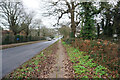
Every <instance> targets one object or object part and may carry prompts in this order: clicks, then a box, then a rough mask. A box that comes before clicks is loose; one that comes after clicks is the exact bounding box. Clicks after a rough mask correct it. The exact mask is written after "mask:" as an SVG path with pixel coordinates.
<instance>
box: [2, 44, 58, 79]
mask: <svg viewBox="0 0 120 80" xmlns="http://www.w3.org/2000/svg"><path fill="white" fill-rule="evenodd" d="M57 43H58V42H56V43H54V44H53V45H51V46H49V47H48V48H46V49H44V50H43V51H42V52H40V53H39V54H37V55H35V56H34V57H33V58H32V59H30V60H28V61H27V62H25V63H23V64H22V65H21V66H20V67H18V68H17V69H15V70H14V71H13V72H11V73H9V74H8V75H6V76H5V77H3V79H24V78H25V79H31V78H39V77H40V74H41V72H42V70H44V68H45V66H49V65H50V64H51V63H50V62H52V60H53V58H54V54H55V51H56V49H57Z"/></svg>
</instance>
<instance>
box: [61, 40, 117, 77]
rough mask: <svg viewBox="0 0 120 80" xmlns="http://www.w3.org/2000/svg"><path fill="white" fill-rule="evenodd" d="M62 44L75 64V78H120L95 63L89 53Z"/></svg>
mask: <svg viewBox="0 0 120 80" xmlns="http://www.w3.org/2000/svg"><path fill="white" fill-rule="evenodd" d="M62 44H63V45H64V47H65V48H66V51H67V54H68V56H69V59H70V61H71V62H72V63H73V69H74V73H75V78H119V75H118V74H112V72H111V71H110V70H109V69H107V68H106V67H104V66H101V65H99V64H98V63H94V60H93V59H91V58H90V55H88V54H87V52H83V51H79V50H78V49H76V48H73V47H71V46H70V45H67V44H66V43H65V42H62Z"/></svg>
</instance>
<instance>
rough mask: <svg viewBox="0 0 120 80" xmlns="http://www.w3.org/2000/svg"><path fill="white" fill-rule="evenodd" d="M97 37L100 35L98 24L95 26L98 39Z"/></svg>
mask: <svg viewBox="0 0 120 80" xmlns="http://www.w3.org/2000/svg"><path fill="white" fill-rule="evenodd" d="M99 35H100V26H99V24H97V37H98V38H99Z"/></svg>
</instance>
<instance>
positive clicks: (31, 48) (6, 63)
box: [0, 39, 57, 78]
mask: <svg viewBox="0 0 120 80" xmlns="http://www.w3.org/2000/svg"><path fill="white" fill-rule="evenodd" d="M56 41H57V39H56V40H52V41H45V42H39V43H35V44H29V45H23V46H19V47H14V48H8V49H4V50H2V76H0V78H2V77H3V76H5V75H6V74H8V73H10V72H11V71H13V70H14V69H16V68H17V67H19V66H20V65H21V64H23V63H24V62H26V61H27V60H29V59H30V58H32V57H33V56H34V55H36V54H38V53H39V52H40V51H42V50H43V49H45V48H47V47H48V46H50V45H51V44H53V43H54V42H56ZM0 52H1V51H0Z"/></svg>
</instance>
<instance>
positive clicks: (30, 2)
mask: <svg viewBox="0 0 120 80" xmlns="http://www.w3.org/2000/svg"><path fill="white" fill-rule="evenodd" d="M48 1H50V0H22V2H23V4H24V7H25V8H26V11H28V12H31V11H34V12H35V18H37V19H41V20H42V22H43V24H44V25H45V26H46V27H50V28H52V27H53V25H54V24H55V23H57V16H47V17H46V16H45V15H44V13H46V12H47V9H48V8H49V6H48V4H49V2H48ZM67 20H68V17H67V16H64V17H63V19H61V20H60V21H61V22H62V21H64V22H65V21H67Z"/></svg>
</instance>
